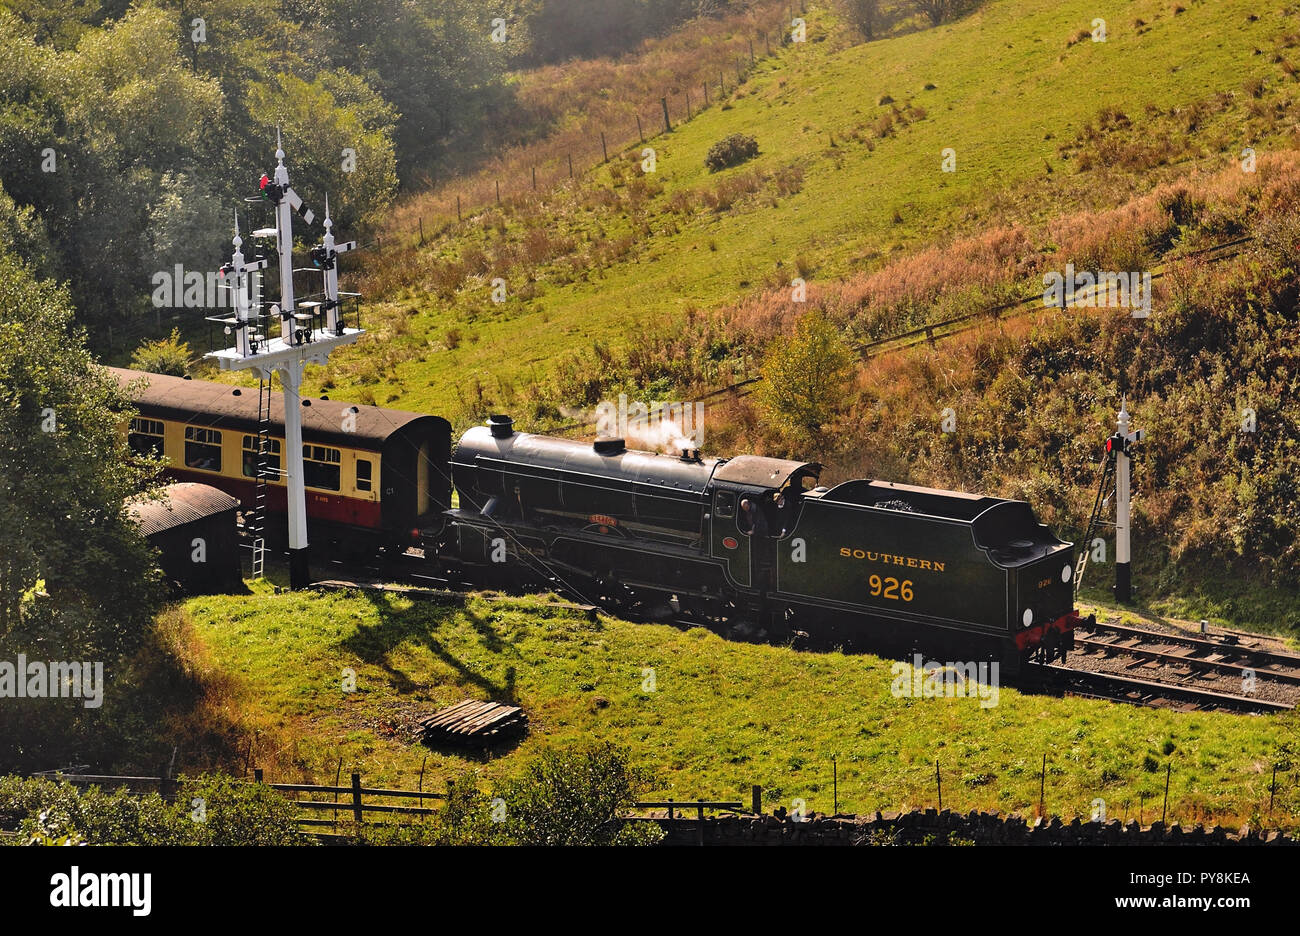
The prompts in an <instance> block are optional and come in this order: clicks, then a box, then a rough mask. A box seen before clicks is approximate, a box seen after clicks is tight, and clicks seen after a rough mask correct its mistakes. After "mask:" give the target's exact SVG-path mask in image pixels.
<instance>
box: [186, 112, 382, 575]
mask: <svg viewBox="0 0 1300 936" xmlns="http://www.w3.org/2000/svg"><path fill="white" fill-rule="evenodd" d="M275 159H276V167H275V174H274V176H273V177H272V178H267V177H266V176H265V175H264V176H262V180H261V189H262V194H261V195H260V196H259V197H257V198H254V199H250V201H261V200H266V201H269V202H270V203H271V204H273V205H274V206H275V236H276V249H277V251H278V253H279V262H280V301H279V303H278V307H277V306H275V305H273V306H271V313H270V314H269V315H263V314H262V312H261V308H260V302H259V303H258V307H257V308H254V306H253V303H252V302H251V301H250V299H249V297H248V296H247V293H246V292H245V290H244V288H243V287H244V285H245V277H247V275H248V272H247V271H251V270H252V269H253V268H254V267H256V266H257V265H258V264H251V265H250V264H246V263H245V260H244V256H243V254H242V253H241V252H240V248H241V244H242V241H241V240H240V238H239V234H238V232H236V234H235V239H234V240H233V241H232V243H233V244H234V247H235V251H234V256H233V257H232V259H231V263H230V264H229V265H228V269H229V270H230V271H231V272H232V273H234V275H235V277H236V282H235V284H234V288H235V296H236V302H235V315H234V317H233V318H212V319H210V321H214V322H218V323H219V324H222V325H224V326H225V332H226V334H229V335H233V336H234V338H235V345H234V347H230V348H225V349H223V350H221V351H213V352H211V353H210V354H208V355H206V357H209V358H212V359H214V360H215V361H216V362H217V364H218V366H219V367H220V368H221V369H222V370H228V371H241V370H247V371H251V372H252V373H254V374H255V375H257V378H258V379H259V380H261V381H264V382H268V381H270V380H271V377H272V375H273V374H279V375H280V386H281V387H282V389H283V391H284V449H285V450H284V463H285V483H286V487H287V489H288V490H287V494H288V513H289V587H290V588H295V589H296V588H304V587H306V586H307V585H309V584H310V583H311V571H310V565H309V562H308V543H307V490H306V486H305V484H304V474H303V459H302V401H301V398H300V396H299V392H300V390H301V388H302V374H303V369H304V367H305V366H306V365H307V364H308V363H312V364H325V363H326V362H327V360H328V359H329V355H330V352H331V351H333V350H334V349H335V348H337V347H340V346H342V345H348V344H352V343H354V342H355V341H356V340H357V339H359V338H360V337H361V336H362V335H363V334H364V332H363V331H362V330H361V329H360V328H350V327H348V326H347V324H346V322H345V321H344V315H343V305H342V304H341V298H340V293H339V287H338V270H337V269H336V266H337V264H336V259H337V256H338V254H340V253H343V252H344V251H347V250H351V249H352V248H353V247H355V246H356V245H355V243H352V242H349V243H347V244H341V245H336V244H335V243H334V236H333V234H332V232H331V228H332V226H333V223H332V222H331V221H330V220H329V218H328V208H327V210H326V214H327V217H326V220H325V229H326V233H325V238H324V243H323V244H322V245H321V246H319V247H317V248H316V249H314V250H313V251H312V259H313V261H314V265H315V266H316V267H317V268H319V269H321V270H322V271H323V273H324V301H323V302H311V303H304V304H303V306H302V308H301V310H300V309H299V307H298V306H296V305H295V304H294V293H293V215H294V214H295V213H296V214H298V215H299V216H300V217H301V218H302V219H303V220H304V221H306V222H307V224H311V223H312V221H313V219H314V217H315V216H314V214H313V213H312V211H311V210H310V209H309V208H306V207H305V206H304V205H303V201H302V199H301V198H300V197H299V196H298V193H297V192H295V191H294V190H293V189H292V188H290V186H289V170H288V169H287V168H285V165H284V150H283V149H281V148H280V134H279V131H276V150H275ZM259 263H260V264H262V265H265V261H259ZM240 296H243V298H242V300H241V299H240ZM322 311H323V312H324V316H323V317H322V316H321V315H320V313H321V312H322ZM277 318H278V319H279V321H280V333H279V336H278V337H274V338H273V337H271V335H270V334H269V331H270V329H269V326H270V325H272V324H274V320H275V319H277ZM261 326H267V327H266V329H265V330H261V328H260V327H261ZM260 471H261V468H260V466H259V473H260Z"/></svg>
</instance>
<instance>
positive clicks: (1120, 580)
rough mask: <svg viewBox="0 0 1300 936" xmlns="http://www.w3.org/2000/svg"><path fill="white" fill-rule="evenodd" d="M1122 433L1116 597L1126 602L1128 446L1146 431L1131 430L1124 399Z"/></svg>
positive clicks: (1129, 581) (1129, 587)
mask: <svg viewBox="0 0 1300 936" xmlns="http://www.w3.org/2000/svg"><path fill="white" fill-rule="evenodd" d="M1117 425H1118V428H1119V432H1118V433H1117V440H1118V441H1120V444H1119V445H1117V446H1115V600H1116V601H1121V602H1124V603H1125V604H1127V603H1128V602H1130V601H1131V600H1132V598H1133V574H1132V567H1131V565H1130V563H1131V560H1132V543H1131V541H1130V535H1129V525H1130V520H1131V512H1130V484H1131V480H1132V477H1131V475H1132V469H1131V464H1130V457H1129V454H1128V453H1129V447H1130V446H1132V445H1133V444H1134V443H1137V442H1141V441H1142V439H1143V438H1144V437H1145V436H1146V433H1145V431H1143V430H1141V429H1138V430H1137V431H1136V432H1130V431H1129V414H1128V407H1127V404H1126V403H1125V402H1124V401H1121V402H1120V406H1119V421H1118V424H1117Z"/></svg>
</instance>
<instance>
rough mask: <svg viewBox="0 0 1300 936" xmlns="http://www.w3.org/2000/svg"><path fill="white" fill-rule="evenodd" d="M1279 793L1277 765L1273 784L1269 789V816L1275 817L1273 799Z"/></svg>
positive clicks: (1274, 769)
mask: <svg viewBox="0 0 1300 936" xmlns="http://www.w3.org/2000/svg"><path fill="white" fill-rule="evenodd" d="M1276 793H1277V764H1274V765H1273V782H1272V783H1271V784H1269V787H1268V814H1269V815H1270V816H1271V815H1273V797H1274V796H1275V795H1276Z"/></svg>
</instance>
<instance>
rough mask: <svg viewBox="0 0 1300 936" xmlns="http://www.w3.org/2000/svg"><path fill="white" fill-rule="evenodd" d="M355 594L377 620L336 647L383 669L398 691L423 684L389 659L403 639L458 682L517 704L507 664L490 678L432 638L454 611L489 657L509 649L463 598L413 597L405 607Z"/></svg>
mask: <svg viewBox="0 0 1300 936" xmlns="http://www.w3.org/2000/svg"><path fill="white" fill-rule="evenodd" d="M357 594H358V595H359V596H360V597H363V598H365V599H366V600H367V601H368V602H370V605H371V607H373V608H374V610H375V615H376V616H377V617H378V619H379V623H378V624H375V625H369V626H367V625H363V626H361V627H358V628H357V631H356V633H354V634H353V635H352V636H350V637H348V638H346V639H345V640H343V641H342V642H341V643H340V646H341V647H342V648H343V649H344V650H347V651H348V652H350V653H352V654H354V655H355V656H357V657H358V658H359V659H361V660H362V661H364V662H366V663H370V664H372V665H374V666H378V667H380V668H381V669H383V670H384V672H386V673H387V674H388V675H389V677H390V678H391V679H392V680H393V684H394V686H395V687H396V688H397V690H398V692H401V693H403V694H409V693H412V692H415V691H417V690H420V689H423V688H426V687H425V686H422V685H419V684H417V683H416V682H414V681H413V680H412V679H411V678H410V676H409V675H407V674H406V673H405V672H403V671H402V670H400V669H398V668H397V667H395V666H393V664H392V663H391V662H390V657H391V655H392V653H393V651H394V650H396V649H397V648H398V647H399V646H401V645H402V644H403V643H407V642H411V643H414V644H416V645H418V646H422V647H424V648H425V649H427V650H428V651H429V652H430V653H431V654H433V656H434V657H435V658H437V659H438V660H440V661H442V662H443V663H445V664H446V665H447V666H448V667H450V668H451V669H452V670H454V671H455V673H456V674H457V677H458V679H459V680H460V681H462V682H464V683H468V684H470V685H473V686H476V687H478V688H479V689H480V690H482V691H483V692H484V693H486V694H487V696H488V697H489V698H490V699H492V700H493V701H497V702H507V703H509V704H511V705H515V704H518V703H517V701H516V695H515V668H514V667H513V666H509V667H507V668H506V670H505V674H504V677H503V678H502V679H501V680H500V681H499V682H498V681H494V680H493V679H491V678H489V677H488V676H486V675H484V674H483V673H482V672H480V671H479V670H478V669H477V668H475V667H473V666H470V665H468V664H467V663H466V662H465V661H464V660H462V659H461V658H460V657H459V656H457V655H456V653H455V652H454V651H453V650H452V649H451V648H450V647H449V645H448V643H446V642H444V641H442V640H439V639H438V637H437V635H436V631H437V629H438V627H439V626H440V624H441V623H442V621H443V619H444V618H445V617H446V616H447V615H448V614H452V613H455V614H458V615H460V616H461V617H463V618H464V619H465V620H467V621H468V622H469V624H470V626H471V627H472V628H473V629H474V632H475V633H476V634H477V635H478V637H479V640H480V641H481V642H482V645H483V647H484V648H485V649H486V650H488V651H489V652H491V653H493V654H495V655H500V654H503V653H507V652H513V650H512V649H511V645H510V643H509V642H508V641H506V640H503V639H502V638H501V635H500V634H499V633H497V631H496V630H495V629H494V628H493V627H492V625H491V624H490V623H489V622H487V621H485V620H484V619H483V618H482V617H480V616H479V615H477V614H476V613H474V612H473V611H472V610H470V608H469V607H468V606H467V604H466V602H465V599H463V598H461V597H457V596H453V595H447V596H441V595H440V596H437V597H436V598H430V597H419V598H415V599H414V604H413V605H412V607H411V608H409V609H406V610H397V609H394V608H393V607H392V606H391V605H390V604H389V602H388V600H387V598H386V595H385V593H382V592H374V591H361V592H358V593H357ZM406 597H411V596H406Z"/></svg>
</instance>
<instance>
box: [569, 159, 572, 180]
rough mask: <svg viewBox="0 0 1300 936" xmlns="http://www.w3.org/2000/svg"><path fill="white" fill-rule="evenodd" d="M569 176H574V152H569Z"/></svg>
mask: <svg viewBox="0 0 1300 936" xmlns="http://www.w3.org/2000/svg"><path fill="white" fill-rule="evenodd" d="M569 178H570V179H572V178H573V154H572V153H569Z"/></svg>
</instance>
